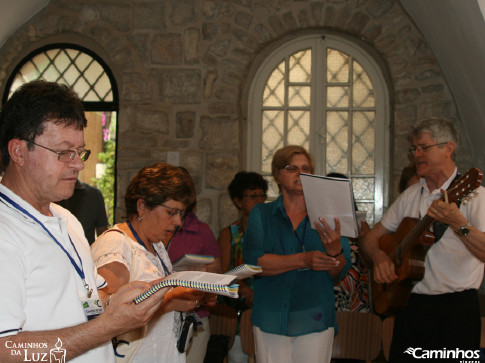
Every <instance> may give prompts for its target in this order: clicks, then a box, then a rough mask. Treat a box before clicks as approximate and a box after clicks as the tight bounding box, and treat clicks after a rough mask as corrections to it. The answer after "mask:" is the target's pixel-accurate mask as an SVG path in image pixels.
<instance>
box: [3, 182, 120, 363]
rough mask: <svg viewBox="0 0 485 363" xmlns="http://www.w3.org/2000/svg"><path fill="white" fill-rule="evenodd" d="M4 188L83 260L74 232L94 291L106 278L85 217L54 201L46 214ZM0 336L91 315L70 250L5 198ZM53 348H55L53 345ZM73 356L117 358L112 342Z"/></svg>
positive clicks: (62, 325) (92, 359) (48, 327)
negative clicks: (96, 259) (95, 259)
mask: <svg viewBox="0 0 485 363" xmlns="http://www.w3.org/2000/svg"><path fill="white" fill-rule="evenodd" d="M0 192H1V193H3V194H4V195H6V196H7V197H8V198H10V199H11V200H13V201H14V202H16V203H17V204H18V205H20V206H21V207H22V208H24V209H25V210H26V211H28V212H29V213H30V214H31V215H32V216H34V217H35V218H37V219H38V220H39V221H40V222H41V223H43V224H44V226H45V227H46V228H47V229H48V230H49V231H50V232H51V233H52V234H53V235H54V237H55V238H56V239H57V240H58V241H59V243H61V244H62V246H63V247H64V248H65V249H66V251H67V252H68V253H69V254H70V255H71V257H72V258H73V259H74V261H76V263H77V264H78V265H79V264H80V261H79V258H78V256H77V254H76V252H75V251H74V248H73V245H72V244H71V242H70V240H69V237H70V238H71V240H72V242H73V243H74V245H75V248H76V250H77V252H78V254H79V256H80V258H81V260H82V264H83V270H84V273H85V275H86V281H87V282H88V284H89V287H90V288H91V289H93V296H97V287H98V286H100V285H102V284H103V283H104V280H103V279H98V281H97V273H96V268H95V266H94V263H93V260H92V257H91V254H90V250H89V244H88V242H87V241H86V238H85V237H84V232H83V229H82V226H81V224H80V223H79V221H78V220H77V219H76V218H75V217H74V216H73V215H72V214H71V213H70V212H69V211H67V210H66V209H64V208H62V207H60V206H58V205H56V204H51V206H50V210H51V213H52V214H53V217H49V216H45V215H43V214H41V213H40V212H38V211H37V210H36V209H35V208H33V207H32V206H31V205H30V204H29V203H27V202H25V201H24V200H22V199H21V198H20V197H19V196H17V195H16V194H15V193H13V192H12V191H10V190H9V189H8V188H6V187H5V186H4V185H1V184H0ZM0 230H1V233H0V291H1V293H0V306H1V309H0V337H8V336H10V335H14V334H17V333H18V332H19V331H41V330H52V329H60V328H65V327H70V326H75V325H78V324H81V323H84V322H86V321H87V319H86V317H85V315H84V311H83V309H82V306H81V299H84V298H86V289H85V288H84V285H83V283H82V280H81V278H80V276H79V275H78V273H77V272H76V270H75V269H74V267H73V265H72V264H71V262H70V261H69V259H68V257H67V256H66V254H65V253H64V251H63V250H62V249H61V248H60V247H59V246H58V245H57V244H56V243H55V242H54V240H53V238H52V237H50V236H49V235H48V234H47V232H46V231H44V230H43V229H42V227H41V226H40V225H39V224H38V223H37V222H35V221H33V220H32V219H31V218H29V217H28V216H26V215H24V214H23V213H22V212H20V211H18V210H17V209H16V208H15V207H12V206H11V205H10V204H8V203H6V202H5V201H4V199H2V198H0ZM50 348H55V347H54V346H53V347H50ZM72 361H73V362H114V354H113V350H112V347H111V343H109V342H108V343H106V344H104V345H102V346H100V347H98V348H95V349H93V350H91V351H88V352H86V353H84V354H83V355H81V356H78V357H76V358H75V359H73V360H72Z"/></svg>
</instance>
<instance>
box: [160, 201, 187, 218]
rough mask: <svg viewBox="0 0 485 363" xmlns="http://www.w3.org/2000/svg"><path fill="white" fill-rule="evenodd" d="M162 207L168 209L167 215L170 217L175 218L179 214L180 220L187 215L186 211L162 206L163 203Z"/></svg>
mask: <svg viewBox="0 0 485 363" xmlns="http://www.w3.org/2000/svg"><path fill="white" fill-rule="evenodd" d="M160 205H161V206H162V207H164V208H167V213H168V215H169V216H170V217H175V216H176V215H177V214H178V215H179V216H180V218H183V217H184V215H185V209H177V208H172V207H167V206H166V205H165V204H162V203H160Z"/></svg>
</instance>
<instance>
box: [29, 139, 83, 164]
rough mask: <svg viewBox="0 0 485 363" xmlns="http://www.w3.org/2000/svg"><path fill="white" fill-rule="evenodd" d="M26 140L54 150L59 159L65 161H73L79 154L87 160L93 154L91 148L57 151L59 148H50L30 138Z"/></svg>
mask: <svg viewBox="0 0 485 363" xmlns="http://www.w3.org/2000/svg"><path fill="white" fill-rule="evenodd" d="M25 141H27V142H28V143H31V144H34V145H35V146H38V147H41V148H43V149H46V150H49V151H52V152H53V153H55V154H57V160H59V161H62V162H63V163H69V162H71V161H73V160H74V158H75V157H76V155H79V157H80V158H81V161H82V162H85V161H86V160H88V158H89V155H91V150H86V149H84V150H82V151H76V150H69V149H68V150H61V151H57V150H54V149H51V148H48V147H46V146H42V145H39V144H36V143H35V142H33V141H29V140H25Z"/></svg>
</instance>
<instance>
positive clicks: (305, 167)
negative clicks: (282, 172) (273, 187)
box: [285, 165, 312, 174]
mask: <svg viewBox="0 0 485 363" xmlns="http://www.w3.org/2000/svg"><path fill="white" fill-rule="evenodd" d="M285 169H286V171H288V172H289V173H296V172H297V171H300V173H306V174H311V172H312V168H311V167H309V166H308V165H303V166H302V167H301V168H300V167H298V166H296V165H286V166H285Z"/></svg>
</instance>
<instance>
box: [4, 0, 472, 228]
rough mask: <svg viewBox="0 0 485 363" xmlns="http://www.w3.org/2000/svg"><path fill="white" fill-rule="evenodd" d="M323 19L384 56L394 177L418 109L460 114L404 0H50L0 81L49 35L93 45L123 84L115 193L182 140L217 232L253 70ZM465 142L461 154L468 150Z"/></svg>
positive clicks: (227, 218)
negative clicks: (268, 54)
mask: <svg viewBox="0 0 485 363" xmlns="http://www.w3.org/2000/svg"><path fill="white" fill-rule="evenodd" d="M320 29H326V30H327V31H335V32H339V33H341V34H346V35H348V36H351V37H354V38H356V39H360V40H361V41H362V42H364V43H365V44H367V45H368V47H369V48H370V49H373V50H374V51H375V52H377V53H378V54H379V55H380V57H381V59H383V67H384V69H387V73H388V74H389V75H390V77H389V82H390V85H391V87H390V90H391V97H392V105H391V106H392V107H393V112H392V117H393V120H392V121H393V123H392V130H391V134H392V135H394V145H393V146H392V148H393V150H394V155H393V158H392V168H393V170H394V180H397V179H398V177H399V173H400V171H401V169H402V167H404V165H405V164H406V163H407V160H406V156H405V155H404V154H403V153H401V152H398V151H397V150H402V149H405V147H407V133H408V130H409V129H410V126H411V125H412V124H413V122H414V121H415V120H416V119H419V118H424V117H426V116H429V115H434V116H446V117H448V118H450V119H452V120H454V121H455V122H456V124H457V125H458V126H459V127H460V126H461V120H460V118H459V115H458V113H457V111H456V106H455V103H454V100H453V97H452V95H451V94H450V91H449V89H448V87H447V85H446V81H445V78H444V76H443V74H442V72H441V69H440V66H439V64H438V63H437V61H436V59H435V57H434V55H433V53H432V51H431V49H430V48H429V46H428V44H427V43H426V41H425V39H424V38H423V36H422V34H421V33H420V31H419V30H418V29H417V28H416V26H415V25H414V23H413V22H412V20H411V19H410V18H409V16H408V14H407V13H406V12H405V10H404V9H403V7H402V6H401V4H400V2H399V1H398V0H314V1H297V0H289V1H278V0H252V1H250V0H231V1H227V0H204V1H200V0H173V1H160V0H146V1H143V2H138V1H129V0H119V1H117V2H112V1H108V0H98V1H86V0H70V1H62V0H52V1H50V2H49V4H48V5H47V6H46V7H45V8H44V9H43V10H42V11H41V12H39V13H38V14H37V15H35V16H34V17H33V18H31V19H30V20H29V21H28V22H27V23H26V24H24V25H23V26H22V27H21V28H20V29H19V30H18V31H17V32H16V33H15V34H13V35H12V36H11V37H10V39H9V40H8V41H7V42H6V43H5V44H4V45H3V46H2V48H0V57H1V58H2V62H1V63H0V90H3V88H4V85H5V80H6V77H7V75H8V74H9V72H10V71H11V70H12V69H13V67H14V65H15V64H16V63H17V62H18V61H19V60H20V59H21V57H22V55H25V54H27V50H31V49H32V47H39V46H41V45H42V44H43V42H47V41H48V42H54V41H62V42H70V43H79V44H80V45H82V46H84V47H86V48H89V49H92V50H93V51H94V52H96V53H97V54H98V55H99V56H100V57H101V58H103V59H104V60H105V62H106V63H107V64H108V65H109V66H110V68H111V70H112V72H113V74H114V76H115V78H116V81H117V84H118V86H119V91H120V92H119V95H120V117H119V146H120V149H119V153H118V172H117V174H118V180H119V183H118V190H117V195H118V201H121V200H122V196H123V195H124V191H125V190H126V187H127V185H128V182H129V180H130V179H131V177H132V176H133V175H134V174H135V173H136V172H137V171H138V170H139V169H140V168H141V167H142V166H144V165H145V164H147V163H154V162H157V161H166V160H167V153H168V152H170V151H176V152H178V153H179V154H180V155H179V156H180V161H181V163H182V164H184V165H187V166H188V169H189V171H190V172H191V173H192V174H193V175H194V179H196V184H197V190H198V192H199V193H198V200H199V209H198V214H199V212H200V214H201V215H203V216H204V221H206V222H209V223H210V224H211V227H212V229H213V230H214V231H215V232H216V234H217V232H218V231H219V230H220V228H222V227H223V226H225V225H227V223H229V222H231V221H232V220H231V219H234V216H235V214H236V213H235V211H234V208H233V206H232V204H231V202H230V201H229V200H228V198H227V193H226V186H227V185H228V183H229V182H230V180H231V179H232V177H233V175H234V174H235V172H236V171H237V170H239V169H242V168H243V167H244V155H245V153H244V151H245V150H244V147H243V145H245V138H246V137H247V136H246V135H244V127H245V122H246V119H245V114H244V112H245V111H244V110H245V109H246V108H247V107H246V105H245V102H246V103H247V100H245V99H244V94H245V87H247V85H248V78H249V77H250V71H251V70H252V69H253V67H257V64H258V62H260V57H261V56H262V55H263V54H264V52H265V51H266V50H267V49H269V48H271V47H272V46H274V45H275V44H277V43H278V42H281V41H284V40H285V39H286V38H287V37H289V36H292V35H295V34H298V33H301V32H306V31H315V30H320ZM184 92H185V93H184ZM187 94H188V95H189V96H190V97H188V98H186V97H185V95H187ZM177 97H178V98H177ZM185 99H189V102H185V101H184V100H185ZM214 130H215V131H216V132H215V134H214ZM221 139H222V141H221ZM227 140H230V142H227ZM464 149H465V150H464V152H463V153H461V154H460V158H462V160H458V163H463V162H464V163H465V164H466V163H467V161H469V159H468V158H469V156H467V154H469V153H467V146H466V145H465V147H464ZM391 187H392V185H391ZM118 204H120V208H119V211H118V214H117V218H119V217H121V215H122V212H121V211H122V206H121V204H122V203H118Z"/></svg>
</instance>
